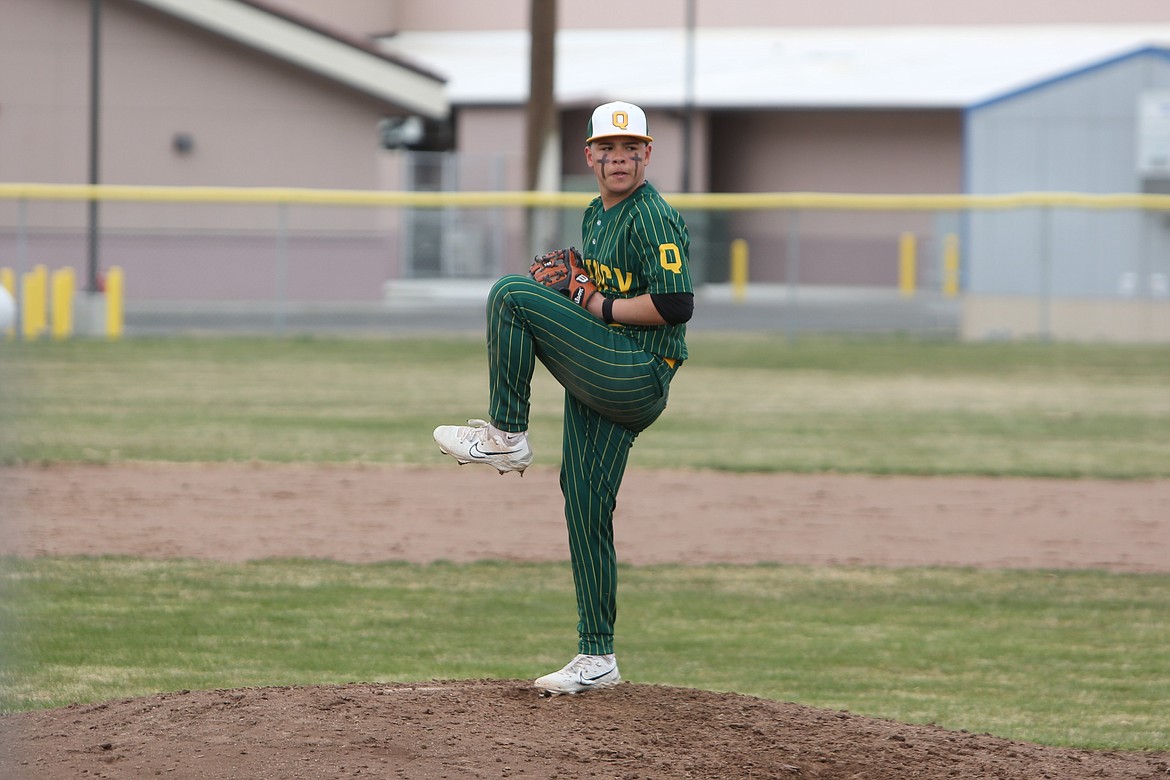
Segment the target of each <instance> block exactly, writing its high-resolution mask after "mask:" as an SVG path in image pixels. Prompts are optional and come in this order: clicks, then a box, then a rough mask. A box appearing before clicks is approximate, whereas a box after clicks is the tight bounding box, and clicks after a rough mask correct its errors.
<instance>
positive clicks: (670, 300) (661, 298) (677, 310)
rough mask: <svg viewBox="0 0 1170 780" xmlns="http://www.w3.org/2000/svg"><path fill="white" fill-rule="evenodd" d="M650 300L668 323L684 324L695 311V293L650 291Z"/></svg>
mask: <svg viewBox="0 0 1170 780" xmlns="http://www.w3.org/2000/svg"><path fill="white" fill-rule="evenodd" d="M650 300H651V301H653V302H654V308H655V309H658V313H659V314H661V315H662V319H664V320H666V324H667V325H682V324H683V323H684V322H686V321H688V320H689V319H690V318H691V315H692V314H694V313H695V294H694V293H650Z"/></svg>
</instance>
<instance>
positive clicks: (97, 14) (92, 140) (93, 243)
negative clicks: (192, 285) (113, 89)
mask: <svg viewBox="0 0 1170 780" xmlns="http://www.w3.org/2000/svg"><path fill="white" fill-rule="evenodd" d="M101 25H102V0H90V2H89V183H90V184H98V183H100V180H101V179H100V176H99V168H98V162H99V161H98V156H99V150H100V149H101V145H100V141H101V137H100V131H101V59H102V58H101ZM87 249H88V256H87V259H86V269H87V271H86V276H85V289H86V290H87V291H88V292H89V293H91V294H92V293H96V292H97V291H98V200H97V198H90V200H89V233H88V241H87Z"/></svg>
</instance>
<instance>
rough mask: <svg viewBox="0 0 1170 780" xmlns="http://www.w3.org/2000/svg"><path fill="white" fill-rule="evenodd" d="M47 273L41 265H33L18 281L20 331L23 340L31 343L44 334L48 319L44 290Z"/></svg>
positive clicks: (46, 291) (45, 292) (46, 293)
mask: <svg viewBox="0 0 1170 780" xmlns="http://www.w3.org/2000/svg"><path fill="white" fill-rule="evenodd" d="M46 274H47V271H46V269H45V267H44V266H43V265H34V266H33V269H32V270H31V271H27V272H26V273H24V274H22V275H21V279H20V330H21V333H22V334H23V335H24V338H25V339H27V340H29V341H33V340H35V339H37V338H39V337H40V335H41V334H42V333H44V332H45V328H46V326H47V323H48V317H47V314H46V312H45V309H46V307H47V305H48V300H47V295H48V290H47V289H46V287H47V283H46Z"/></svg>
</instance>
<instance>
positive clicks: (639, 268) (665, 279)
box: [581, 182, 694, 360]
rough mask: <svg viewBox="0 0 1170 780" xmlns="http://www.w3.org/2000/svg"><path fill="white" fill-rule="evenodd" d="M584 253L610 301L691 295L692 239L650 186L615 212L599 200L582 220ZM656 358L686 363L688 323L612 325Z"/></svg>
mask: <svg viewBox="0 0 1170 780" xmlns="http://www.w3.org/2000/svg"><path fill="white" fill-rule="evenodd" d="M581 240H582V242H583V246H582V249H581V255H582V257H583V258H584V259H585V267H586V268H587V269H588V270H589V273H590V275H592V277H593V280H594V282H596V283H597V288H598V289H599V290H600V291H601V292H603V293H605V294H606V295H607V296H609V297H611V298H612V297H617V298H633V297H635V296H638V295H642V294H644V293H689V292H694V289H693V288H692V287H691V272H690V262H689V257H690V246H691V242H690V236H689V234H688V233H687V226H686V223H685V222H684V221H683V218H682V215H681V214H679V213H678V212H677V211H676V210H675V209H674V207H673V206H671V205H670V204H669V203H667V202H666V201H665V200H664V199H663V197H662V196H661V195H659V194H658V190H656V189H654V186H653V185H652V184H650V182H644V183H643V184H642V185H641V186H640V187H639V188H638V189H637V190H636V191H634V192H633V193H632V194H630V196H629V197H627V198H626V199H625V200H623V201H622V202H621V203H619V204H617V205H616V206H614V207H613V208H611V209H609V210H606V209H605V208H603V207H602V205H601V198H594V200H593V201H592V202H591V203H590V204H589V205H588V206H587V207H586V209H585V214H584V216H583V217H582V220H581ZM613 327H615V328H616V327H620V328H622V329H623V332H625V333H627V334H628V335H629V336H630V337H631V338H633V339H634V340H636V341H637V342H638V343H639V344H641V346H642V349H644V350H646V351H647V352H649V353H650V354H652V355H658V356H660V357H665V358H671V359H674V360H686V358H687V344H686V333H687V326H686V325H653V326H645V325H614V326H613Z"/></svg>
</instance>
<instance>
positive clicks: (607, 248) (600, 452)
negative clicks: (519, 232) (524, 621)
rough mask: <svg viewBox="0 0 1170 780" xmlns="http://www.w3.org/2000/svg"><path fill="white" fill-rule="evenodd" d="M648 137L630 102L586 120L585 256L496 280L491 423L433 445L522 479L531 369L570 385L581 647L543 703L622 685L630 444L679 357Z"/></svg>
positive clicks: (571, 517)
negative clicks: (620, 521)
mask: <svg viewBox="0 0 1170 780" xmlns="http://www.w3.org/2000/svg"><path fill="white" fill-rule="evenodd" d="M652 141H653V139H652V138H651V136H650V135H649V134H648V127H647V124H646V114H645V113H644V112H643V111H642V109H641V108H639V107H638V106H636V105H633V104H631V103H625V102H613V103H606V104H605V105H602V106H598V107H597V108H596V109H595V110H594V111H593V115H592V119H591V120H590V122H589V126H588V131H587V134H586V140H585V162H586V164H587V165H588V166H589V167H590V168H591V169H592V170H593V173H594V175H595V176H596V178H597V186H598V191H599V196H598V197H597V198H595V199H594V200H593V201H592V202H591V203H590V204H589V206H588V207H587V208H586V209H585V213H584V217H583V219H582V222H581V241H582V249H581V251H580V252H577V250H576V249H572V248H570V249H562V250H557V251H553V252H549V253H548V254H546V255H542V256H541V257H538V258H536V259H535V260H534V261H533V264H532V268H531V270H530V272H529V276H528V277H525V276H520V275H510V276H505V277H503V278H501V279H500V280H499V281H497V282H496V284H495V285H494V286H493V287H492V290H491V292H490V293H489V295H488V301H487V316H488V324H487V346H488V361H489V394H490V405H489V408H488V420H486V421H485V420H468V425H443V426H439V427H438V428H436V429H435V433H434V436H435V441H436V442H437V443H438V445H439V449H440V450H441V451H442V452H443V453H444V454H446V455H450V456H452V457H453V458H455V460H457V461H459V463H460V464H466V463H484V464H487V465H489V466H491V467H493V468H495V469H496V470H498V471H499V472H500V473H501V474H504V473H506V472H509V471H518V472H520V474H521V476H523V473H524V469H526V468H527V467H528V465H529V464H530V463H531V462H532V449H531V447H530V446H529V444H528V435H527V432H528V415H529V398H530V395H531V381H532V375H533V371H534V369H535V365H536V361H540V362H541V363H542V364H543V365H544V366H545V368H547V369H548V370H549V372H551V373H552V375H553V376H554V377H556V379H557V381H558V382H560V383H561V385H563V386H564V388H565V412H564V415H565V419H564V437H563V442H562V449H561V469H560V486H561V493H562V494H563V495H564V498H565V521H566V523H567V525H568V532H569V554H570V559H571V561H572V569H573V584H574V587H575V590H576V595H577V618H578V623H577V632H578V636H579V640H578V648H577V649H578V654H577V656H576V657H575V658H573V660H572V661H570V662H569V663H568V664H567V665H566V666H565V667H564V668H562V669H560V670H559V671H555V672H552V673H551V674H547V675H545V676H543V677H541V678H539V679H538V680H536V682H535V685H536V687H537V688H538V689H540V691H541V692H542V693H544V694H546V695H553V694H566V693H568V694H572V693H580V692H582V691H587V690H593V689H600V688H607V687H611V686H613V685H616V684H617V683H618V682H620V681H621V674H620V673H619V672H618V666H617V660H616V658H615V656H614V622H615V620H616V618H617V600H616V591H617V561H616V556H615V553H614V543H613V512H614V507H615V506H616V503H617V494H618V489H619V488H620V487H621V483H622V476H623V474H624V473H625V470H626V462H627V459H628V457H629V453H630V447H631V446H632V445H633V443H634V439H635V438H636V437H637V435H638V434H639V433H641V432H642V431H643V430H645V429H646V428H647V427H648V426H649V425H650V424H651V423H653V422H654V421H655V420H656V419H657V418H658V416H659V415H660V414H661V413H662V410H663V409H664V408H665V407H666V399H667V394H668V391H669V389H670V382H671V380H672V379H673V378H674V376H675V374H676V373H677V372H678V371H679V368H680V366H682V364H683V361H685V360H686V358H687V347H686V341H685V335H686V325H685V323H686V322H687V321H688V320H689V319H690V318H691V313H692V311H693V309H694V294H693V288H692V286H691V277H690V271H689V267H688V252H689V247H690V242H689V237H688V234H687V228H686V224H685V223H684V222H683V219H682V217H681V216H680V215H679V213H678V212H677V211H675V209H674V208H672V207H671V206H670V205H669V204H668V203H667V202H666V201H665V200H664V199H663V198H662V196H661V195H659V194H658V191H657V190H655V189H654V187H653V186H652V185H651V184H650V183H649V182H647V181H646V167H647V166H648V165H649V163H650V155H651V150H652V146H651V142H652Z"/></svg>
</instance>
